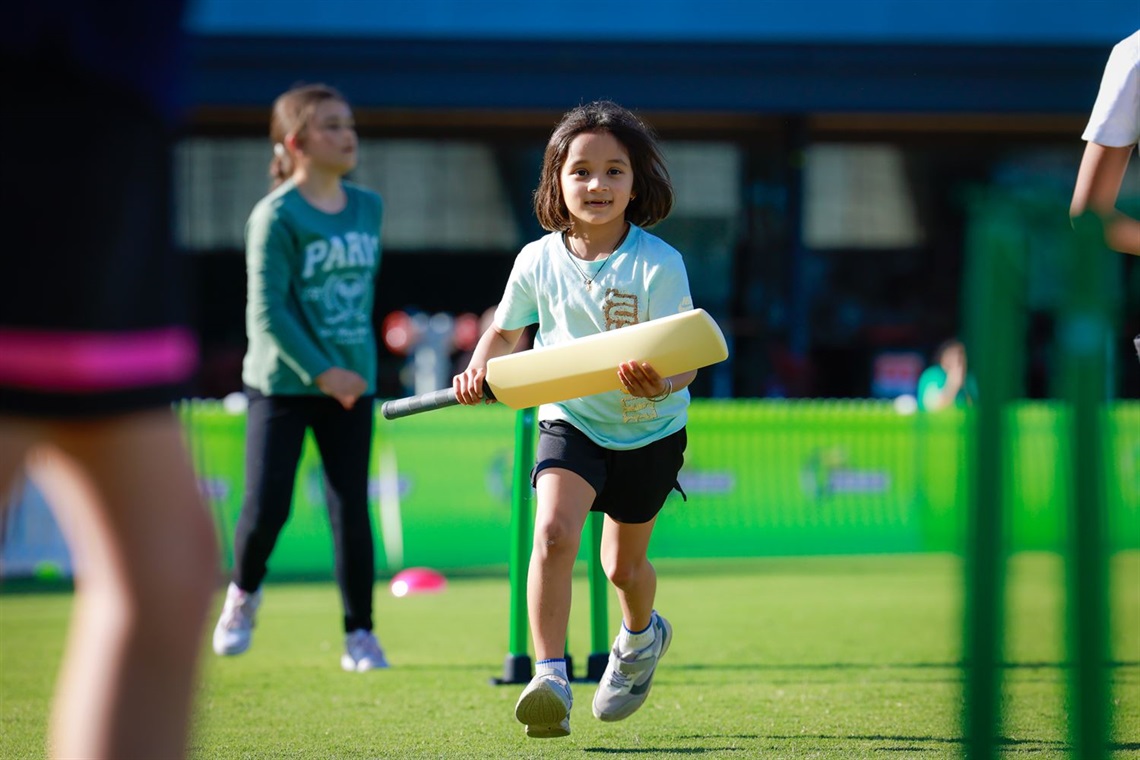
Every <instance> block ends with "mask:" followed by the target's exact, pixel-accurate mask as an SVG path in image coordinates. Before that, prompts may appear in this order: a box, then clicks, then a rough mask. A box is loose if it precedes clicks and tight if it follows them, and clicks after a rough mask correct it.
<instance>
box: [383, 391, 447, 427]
mask: <svg viewBox="0 0 1140 760" xmlns="http://www.w3.org/2000/svg"><path fill="white" fill-rule="evenodd" d="M458 403H459V399H457V398H456V397H455V389H454V388H443V389H440V390H438V391H430V392H428V393H421V394H419V395H418V396H408V397H407V398H397V399H393V400H391V401H385V402H384V403H383V404H382V405H381V406H380V413H381V414H383V415H384V419H386V420H394V419H396V418H397V417H407V416H408V415H410V414H419V413H420V412H430V411H431V410H433V409H443V408H444V407H448V406H455V405H456V404H458Z"/></svg>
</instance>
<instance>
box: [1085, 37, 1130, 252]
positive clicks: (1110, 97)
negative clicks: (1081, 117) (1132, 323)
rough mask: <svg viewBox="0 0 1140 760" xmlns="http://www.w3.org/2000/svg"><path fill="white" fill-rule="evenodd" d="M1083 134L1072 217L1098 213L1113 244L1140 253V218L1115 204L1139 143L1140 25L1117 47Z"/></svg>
mask: <svg viewBox="0 0 1140 760" xmlns="http://www.w3.org/2000/svg"><path fill="white" fill-rule="evenodd" d="M1082 138H1083V139H1084V140H1085V141H1086V145H1085V152H1084V157H1083V158H1082V159H1081V165H1080V169H1079V171H1078V172H1077V182H1076V186H1075V188H1074V190H1073V199H1072V203H1071V205H1070V209H1069V213H1070V215H1071V216H1072V217H1073V218H1076V217H1078V216H1080V215H1081V214H1083V213H1085V212H1087V211H1091V212H1093V213H1095V214H1097V215H1098V216H1100V217H1101V218H1102V219H1103V220H1104V224H1105V242H1106V243H1107V244H1108V246H1109V247H1110V248H1112V249H1113V250H1116V251H1120V252H1122V253H1131V254H1133V255H1137V256H1140V220H1137V219H1134V218H1132V217H1130V216H1128V215H1126V214H1124V213H1123V212H1121V211H1120V210H1119V209H1117V207H1116V204H1117V199H1118V198H1119V197H1120V191H1121V186H1122V184H1123V182H1124V176H1125V171H1126V170H1127V169H1128V161H1129V159H1130V158H1131V157H1132V153H1133V152H1134V151H1135V150H1136V146H1137V143H1140V30H1137V31H1135V32H1133V33H1132V34H1131V35H1130V36H1128V37H1126V38H1125V39H1123V40H1121V41H1120V42H1119V43H1117V44H1116V46H1115V47H1113V49H1112V54H1111V55H1110V56H1109V58H1108V64H1107V65H1106V66H1105V69H1104V76H1103V78H1102V79H1101V83H1100V92H1099V94H1098V95H1097V98H1096V103H1095V105H1094V106H1093V110H1092V115H1091V116H1090V117H1089V122H1088V126H1087V127H1086V128H1085V131H1084V134H1083V135H1082ZM1132 190H1133V191H1136V190H1140V188H1132Z"/></svg>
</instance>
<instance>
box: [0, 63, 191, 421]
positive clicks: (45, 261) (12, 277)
mask: <svg viewBox="0 0 1140 760" xmlns="http://www.w3.org/2000/svg"><path fill="white" fill-rule="evenodd" d="M3 60H5V63H6V64H11V63H13V61H12V60H10V59H7V58H5V59H3ZM16 70H19V69H16ZM7 102H8V106H9V107H8V108H7V109H5V113H6V115H5V117H4V118H3V119H2V120H0V136H2V139H3V140H4V143H5V144H7V145H9V146H12V145H23V146H24V147H22V148H19V149H16V150H12V151H9V155H8V156H7V158H6V159H5V163H6V167H5V176H6V177H8V178H9V180H8V181H7V182H5V183H4V189H3V190H2V191H0V193H2V200H0V207H2V208H3V209H4V214H5V217H6V219H9V221H7V223H6V224H5V225H4V227H5V241H4V247H3V252H2V253H0V258H2V259H3V272H4V275H3V278H4V283H5V288H4V295H3V297H2V298H0V415H18V416H30V417H88V416H97V415H105V414H116V413H122V412H128V411H136V410H141V409H147V408H152V407H158V406H162V405H169V404H170V402H171V401H173V400H175V399H177V398H179V397H181V396H182V395H184V394H185V391H186V389H187V386H188V382H189V380H190V379H191V377H192V375H193V373H194V371H195V370H196V368H197V357H198V347H197V341H196V339H195V336H194V334H193V332H192V331H191V330H190V329H189V327H188V322H189V320H188V313H187V308H186V307H187V301H188V299H187V297H186V295H187V294H186V293H185V292H184V291H185V289H186V281H187V276H186V272H185V271H183V266H184V260H183V257H182V256H180V255H178V254H176V252H175V249H174V241H173V233H172V227H173V224H172V204H173V200H172V195H173V192H172V190H173V188H172V176H171V175H172V172H171V164H172V153H171V151H172V147H173V141H174V134H173V130H172V129H171V126H170V125H169V124H168V123H167V122H166V120H165V119H164V118H163V117H162V116H161V115H160V114H159V113H157V112H156V111H155V110H154V108H153V107H152V106H151V105H149V104H148V103H147V102H146V101H144V100H143V99H142V98H141V97H140V96H139V95H136V94H134V93H132V92H129V91H127V90H125V89H121V88H118V87H116V86H113V85H111V84H108V83H105V82H103V81H101V80H97V79H94V78H93V77H91V76H90V75H87V74H84V73H82V72H78V71H72V70H67V69H65V68H63V66H62V65H56V66H54V67H53V66H45V67H44V71H43V72H42V73H41V74H38V75H37V77H35V78H33V77H15V78H14V79H13V81H12V84H11V88H10V90H9V93H8V98H7ZM9 215H10V217H9Z"/></svg>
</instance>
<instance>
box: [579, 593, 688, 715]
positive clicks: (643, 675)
mask: <svg viewBox="0 0 1140 760" xmlns="http://www.w3.org/2000/svg"><path fill="white" fill-rule="evenodd" d="M653 629H654V633H655V634H656V636H655V637H654V639H653V642H652V643H651V644H650V645H649V646H647V647H645V648H644V649H640V650H638V651H636V652H634V653H633V654H631V655H626V656H625V657H621V656H620V655H619V654H618V645H617V642H616V641H615V642H614V646H613V649H611V650H610V661H609V664H608V665H606V672H605V673H603V674H602V680H601V681H599V682H598V691H597V692H596V693H595V694H594V717H595V718H597V719H598V720H605V721H613V720H624V719H625V718H628V717H629V716H630V715H633V714H634V713H635V712H637V709H638V708H639V707H641V706H642V705H643V704H645V698H646V697H648V696H649V688H650V687H651V686H652V685H653V673H654V672H655V671H656V670H657V663H658V661H659V660H660V659H661V657H662V656H664V654H665V652H666V651H667V650H668V649H669V644H670V642H671V641H672V640H673V627H672V626H671V625H669V621H668V620H666V619H665V618H663V617H661V616H660V615H658V614H657V612H656V611H654V613H653Z"/></svg>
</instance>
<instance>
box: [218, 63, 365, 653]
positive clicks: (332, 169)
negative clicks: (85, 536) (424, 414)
mask: <svg viewBox="0 0 1140 760" xmlns="http://www.w3.org/2000/svg"><path fill="white" fill-rule="evenodd" d="M270 138H271V140H272V143H273V153H274V157H273V161H272V163H271V164H270V176H271V177H272V180H273V184H274V188H273V190H272V192H270V193H269V195H267V196H266V197H265V198H263V199H262V200H261V201H260V202H259V203H258V204H257V206H256V207H255V208H254V210H253V212H252V214H250V217H249V222H248V223H247V225H246V263H247V267H248V276H249V286H248V287H249V293H248V305H247V309H246V331H247V333H248V337H249V348H248V350H247V352H246V355H245V362H244V366H243V370H242V380H243V382H244V384H245V386H246V394H247V395H248V396H249V413H248V417H247V423H246V425H247V428H246V430H247V432H246V465H245V468H246V475H245V477H246V480H245V484H246V485H245V500H244V502H243V504H242V510H241V517H240V518H239V519H238V525H237V530H236V536H235V538H234V572H233V580H232V582H231V583H230V586H229V589H228V592H227V594H226V602H225V607H224V608H223V610H222V614H221V618H220V619H219V620H218V624H217V627H216V628H215V630H214V651H215V652H217V653H218V654H223V655H234V654H240V653H242V652H244V651H246V649H248V648H249V645H250V638H251V634H252V631H253V626H254V620H255V615H256V612H257V608H258V605H259V604H260V602H261V582H262V581H263V580H264V578H265V576H266V573H267V572H268V567H267V563H268V561H269V556H270V554H271V553H272V551H273V547H274V545H275V544H276V542H277V537H278V535H279V534H280V532H281V529H282V527H283V526H284V525H285V521H286V519H287V518H288V517H289V510H290V506H291V504H292V498H293V483H294V479H295V478H296V474H297V463H298V461H299V459H300V455H301V447H302V443H303V441H304V438H305V431H306V430H308V429H311V430H312V431H313V437H314V438H315V440H316V443H317V448H318V450H319V451H320V455H321V464H322V465H323V468H324V476H325V494H326V499H327V502H328V511H329V520H330V522H331V524H332V533H333V542H334V547H335V554H336V580H337V583H338V584H339V586H340V591H341V602H342V604H343V606H344V631H345V653H344V655H343V657H342V658H341V666H342V667H343V668H344V669H345V670H348V671H366V670H371V669H373V668H383V667H387V661H386V660H385V657H384V653H383V651H382V650H381V649H380V644H379V642H378V641H377V640H376V637H375V635H373V633H372V587H373V577H374V573H375V568H374V560H373V556H374V549H373V540H372V524H371V520H370V519H369V515H368V462H369V452H370V449H371V444H372V420H373V411H372V406H373V404H372V400H373V398H372V394H373V393H374V388H375V384H376V339H375V336H374V334H373V329H372V300H373V295H374V289H375V279H376V273H377V269H378V267H379V264H380V218H381V201H380V197H379V196H378V195H376V194H375V193H373V192H371V191H369V190H365V189H364V188H361V187H357V186H356V185H353V184H351V183H348V182H346V181H344V179H343V178H344V176H345V175H346V174H348V173H349V172H350V171H352V169H353V168H354V167H355V166H356V162H357V137H356V128H355V126H354V123H353V119H352V110H351V109H350V107H349V105H348V102H347V101H346V100H345V99H344V97H343V96H342V95H341V94H340V93H339V92H337V91H336V90H334V89H332V88H330V87H326V86H324V85H307V86H302V87H297V88H294V89H292V90H289V91H288V92H286V93H285V94H283V95H281V96H280V97H279V98H278V99H277V101H276V103H275V104H274V106H273V117H272V121H271V124H270Z"/></svg>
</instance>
